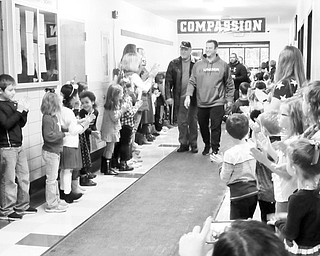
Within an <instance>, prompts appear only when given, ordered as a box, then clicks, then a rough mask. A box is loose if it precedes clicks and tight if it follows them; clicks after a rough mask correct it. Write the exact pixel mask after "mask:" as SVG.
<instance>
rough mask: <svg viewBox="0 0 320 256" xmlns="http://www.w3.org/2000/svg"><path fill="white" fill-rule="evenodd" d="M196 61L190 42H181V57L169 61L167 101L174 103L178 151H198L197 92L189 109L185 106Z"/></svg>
mask: <svg viewBox="0 0 320 256" xmlns="http://www.w3.org/2000/svg"><path fill="white" fill-rule="evenodd" d="M194 63H195V60H193V57H192V56H191V44H190V42H185V41H183V42H181V45H180V57H179V58H177V59H174V60H172V61H171V62H170V63H169V66H168V69H167V72H166V79H165V95H166V102H167V104H169V105H173V120H174V122H175V121H177V123H178V129H179V142H180V147H179V149H178V152H185V151H189V147H191V152H192V153H198V146H197V139H198V127H197V121H198V120H197V102H196V94H195V92H194V93H193V96H192V97H191V104H190V107H189V109H187V108H185V107H184V104H183V103H184V100H185V98H186V92H187V86H188V82H189V77H190V75H191V71H192V67H193V65H194Z"/></svg>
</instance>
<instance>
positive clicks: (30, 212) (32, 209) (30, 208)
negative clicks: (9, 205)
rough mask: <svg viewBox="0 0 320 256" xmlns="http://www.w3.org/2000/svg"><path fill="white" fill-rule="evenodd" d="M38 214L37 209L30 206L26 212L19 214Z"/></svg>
mask: <svg viewBox="0 0 320 256" xmlns="http://www.w3.org/2000/svg"><path fill="white" fill-rule="evenodd" d="M37 212H38V210H37V209H36V208H33V207H31V206H29V208H28V209H27V210H24V211H23V212H21V213H20V212H19V214H35V213H37Z"/></svg>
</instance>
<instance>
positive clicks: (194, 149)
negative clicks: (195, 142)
mask: <svg viewBox="0 0 320 256" xmlns="http://www.w3.org/2000/svg"><path fill="white" fill-rule="evenodd" d="M191 153H194V154H196V153H198V147H197V146H193V147H191Z"/></svg>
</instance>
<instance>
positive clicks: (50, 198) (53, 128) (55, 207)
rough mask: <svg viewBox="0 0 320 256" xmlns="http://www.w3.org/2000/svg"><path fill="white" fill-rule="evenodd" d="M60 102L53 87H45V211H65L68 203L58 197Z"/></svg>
mask: <svg viewBox="0 0 320 256" xmlns="http://www.w3.org/2000/svg"><path fill="white" fill-rule="evenodd" d="M61 108H62V102H61V99H60V98H59V96H58V95H57V94H56V93H55V92H54V89H46V94H45V95H44V96H43V99H42V103H41V107H40V110H41V113H42V114H43V116H42V138H43V146H42V158H43V159H44V161H45V172H46V177H47V179H46V188H45V193H46V203H47V206H46V208H45V211H46V212H49V213H59V212H65V211H66V210H67V208H68V205H65V204H63V203H62V202H61V201H60V197H59V186H58V181H57V178H58V171H59V163H60V153H61V152H62V148H63V138H64V136H65V134H64V132H63V131H61V124H60V121H59V119H60V116H61Z"/></svg>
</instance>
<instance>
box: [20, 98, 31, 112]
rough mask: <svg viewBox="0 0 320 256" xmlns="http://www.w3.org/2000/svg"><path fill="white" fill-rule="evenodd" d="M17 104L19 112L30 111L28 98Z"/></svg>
mask: <svg viewBox="0 0 320 256" xmlns="http://www.w3.org/2000/svg"><path fill="white" fill-rule="evenodd" d="M17 103H18V106H17V110H18V111H19V112H23V111H29V108H30V101H29V99H28V98H27V97H24V98H21V99H19V100H18V101H17Z"/></svg>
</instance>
